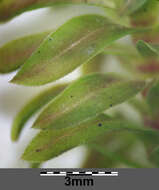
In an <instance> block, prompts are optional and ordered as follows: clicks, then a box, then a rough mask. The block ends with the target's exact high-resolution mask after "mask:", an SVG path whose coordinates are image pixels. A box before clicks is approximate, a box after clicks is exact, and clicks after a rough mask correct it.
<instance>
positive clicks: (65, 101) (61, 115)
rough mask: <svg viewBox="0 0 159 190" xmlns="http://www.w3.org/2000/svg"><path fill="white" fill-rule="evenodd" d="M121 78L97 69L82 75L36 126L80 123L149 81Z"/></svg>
mask: <svg viewBox="0 0 159 190" xmlns="http://www.w3.org/2000/svg"><path fill="white" fill-rule="evenodd" d="M119 81H120V80H119V78H118V77H116V76H115V75H113V74H100V73H93V74H90V75H87V76H84V77H81V78H80V79H78V80H77V81H75V82H74V83H72V84H71V85H70V86H69V87H68V88H67V89H65V90H64V92H63V93H61V94H60V95H59V96H58V97H57V98H56V99H55V100H54V101H53V102H52V103H51V104H50V105H49V106H48V107H47V108H46V109H45V110H44V111H43V112H42V113H41V115H40V116H39V117H38V119H37V120H36V121H35V123H34V125H33V127H34V128H41V129H45V128H58V129H60V128H64V127H70V126H76V125H78V124H79V123H80V122H81V121H84V120H87V119H90V118H91V117H94V116H96V115H97V114H99V113H101V112H103V111H104V110H106V109H108V108H110V107H112V106H115V105H117V104H120V103H122V102H124V101H126V100H127V99H129V98H131V97H132V96H134V95H136V94H137V93H138V92H139V91H140V90H142V89H143V87H144V85H145V83H144V82H143V81H126V82H121V81H120V82H119Z"/></svg>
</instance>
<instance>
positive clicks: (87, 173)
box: [40, 171, 118, 176]
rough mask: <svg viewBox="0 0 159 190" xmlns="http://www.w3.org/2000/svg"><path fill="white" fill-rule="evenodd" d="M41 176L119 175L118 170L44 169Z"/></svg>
mask: <svg viewBox="0 0 159 190" xmlns="http://www.w3.org/2000/svg"><path fill="white" fill-rule="evenodd" d="M40 176H118V172H103V171H94V172H91V171H85V172H83V171H82V172H64V171H53V172H51V171H49V172H47V171H42V172H40Z"/></svg>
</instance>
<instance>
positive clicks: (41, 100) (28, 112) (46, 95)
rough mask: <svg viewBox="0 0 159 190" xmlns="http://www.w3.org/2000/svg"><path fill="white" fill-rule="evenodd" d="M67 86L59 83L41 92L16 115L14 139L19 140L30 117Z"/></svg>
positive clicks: (13, 128)
mask: <svg viewBox="0 0 159 190" xmlns="http://www.w3.org/2000/svg"><path fill="white" fill-rule="evenodd" d="M66 86H67V85H66V84H62V85H57V86H54V87H51V88H49V89H47V90H45V91H43V92H41V93H40V94H39V95H38V96H36V97H34V98H33V99H32V100H31V101H29V102H28V103H27V104H26V105H25V106H24V107H23V108H22V109H21V110H20V112H19V113H18V114H17V115H16V117H15V119H14V121H13V126H12V131H11V138H12V141H16V140H18V138H19V136H20V134H21V132H22V129H23V128H24V125H25V123H26V122H27V121H28V119H29V118H30V117H31V116H32V115H33V114H35V113H36V112H37V111H38V110H39V109H40V108H42V107H43V106H44V105H45V104H47V103H48V102H50V101H51V100H52V99H54V98H55V97H56V96H57V95H58V94H59V93H60V92H62V91H63V90H64V88H65V87H66Z"/></svg>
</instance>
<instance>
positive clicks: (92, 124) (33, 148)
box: [22, 114, 159, 162]
mask: <svg viewBox="0 0 159 190" xmlns="http://www.w3.org/2000/svg"><path fill="white" fill-rule="evenodd" d="M112 130H117V131H118V130H128V131H130V132H135V133H137V134H144V135H146V136H149V134H150V135H152V134H154V135H155V137H158V139H159V133H158V131H155V130H148V129H142V128H140V127H138V126H137V127H136V126H134V124H131V123H128V122H127V121H126V122H125V121H118V120H114V119H112V118H110V117H109V116H106V115H104V114H102V115H99V116H97V117H96V118H93V119H91V120H88V121H86V122H85V123H81V124H80V125H78V126H76V127H72V128H64V129H61V130H55V129H52V130H43V131H41V132H40V133H39V134H38V135H37V136H36V137H35V138H34V139H33V140H32V142H31V143H30V144H29V145H28V147H27V148H26V150H25V152H24V154H23V156H22V158H23V159H24V160H27V161H31V162H42V161H46V160H49V159H51V158H54V157H56V156H58V155H60V154H62V153H63V152H65V151H68V150H70V149H72V148H74V147H76V146H79V145H82V144H87V143H90V142H91V141H92V140H95V139H96V137H98V136H99V135H103V134H104V133H105V132H108V131H112Z"/></svg>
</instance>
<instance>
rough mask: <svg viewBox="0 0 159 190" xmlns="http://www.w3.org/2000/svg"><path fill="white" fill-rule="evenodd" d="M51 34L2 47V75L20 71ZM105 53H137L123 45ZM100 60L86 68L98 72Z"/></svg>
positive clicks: (0, 55)
mask: <svg viewBox="0 0 159 190" xmlns="http://www.w3.org/2000/svg"><path fill="white" fill-rule="evenodd" d="M49 33H50V31H48V32H42V33H38V34H34V35H29V36H25V37H22V38H18V39H16V40H13V41H11V42H9V43H7V44H6V45H4V46H2V47H1V48H0V73H8V72H12V71H14V70H16V69H18V68H19V67H20V66H21V65H23V64H24V63H25V61H26V60H27V59H28V58H29V57H30V56H31V54H32V53H33V52H34V51H35V50H36V48H38V46H39V45H40V43H41V42H42V41H43V40H44V39H45V38H46V36H47V35H49ZM104 53H105V54H111V55H130V56H136V54H137V51H136V49H135V48H132V47H130V46H125V45H122V44H113V45H111V46H109V47H107V48H105V50H104ZM99 57H102V55H99ZM98 60H99V61H100V59H99V58H98V56H97V57H95V58H94V59H93V60H91V61H90V62H89V63H88V64H86V67H87V65H90V69H91V68H92V67H94V68H95V67H96V68H97V70H95V71H98V67H99V65H100V64H98ZM91 64H92V66H91ZM93 65H94V66H93ZM84 67H85V66H84ZM90 69H88V70H90ZM84 70H85V69H84ZM86 70H87V69H86ZM90 71H91V70H90ZM92 71H93V70H92ZM88 72H89V71H88Z"/></svg>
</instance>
